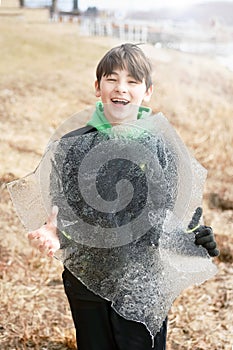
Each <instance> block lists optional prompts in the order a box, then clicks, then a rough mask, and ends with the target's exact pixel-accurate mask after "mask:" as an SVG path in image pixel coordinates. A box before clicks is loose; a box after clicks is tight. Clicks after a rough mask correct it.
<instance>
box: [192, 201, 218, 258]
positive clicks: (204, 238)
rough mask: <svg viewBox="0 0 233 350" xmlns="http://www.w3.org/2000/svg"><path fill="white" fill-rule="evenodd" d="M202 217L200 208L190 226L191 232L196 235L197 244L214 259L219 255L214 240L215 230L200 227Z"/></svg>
mask: <svg viewBox="0 0 233 350" xmlns="http://www.w3.org/2000/svg"><path fill="white" fill-rule="evenodd" d="M201 215H202V208H200V207H198V208H197V209H196V210H195V213H194V214H193V217H192V220H191V222H190V224H189V225H188V229H189V231H192V232H194V233H195V244H196V245H201V246H203V247H204V248H205V249H206V250H207V251H208V254H209V255H210V256H212V257H214V256H218V255H219V250H218V249H217V243H216V241H215V239H214V234H213V230H212V228H211V227H208V226H204V225H200V226H198V224H199V221H200V218H201Z"/></svg>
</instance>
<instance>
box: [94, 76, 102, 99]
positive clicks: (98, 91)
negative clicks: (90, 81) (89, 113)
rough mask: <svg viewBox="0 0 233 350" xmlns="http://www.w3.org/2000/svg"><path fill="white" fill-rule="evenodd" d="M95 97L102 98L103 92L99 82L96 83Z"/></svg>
mask: <svg viewBox="0 0 233 350" xmlns="http://www.w3.org/2000/svg"><path fill="white" fill-rule="evenodd" d="M95 96H96V97H101V91H100V88H99V83H98V80H96V81H95Z"/></svg>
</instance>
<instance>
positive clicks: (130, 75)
mask: <svg viewBox="0 0 233 350" xmlns="http://www.w3.org/2000/svg"><path fill="white" fill-rule="evenodd" d="M106 75H119V74H118V73H117V72H115V71H112V72H111V73H109V74H106ZM127 77H128V78H134V76H133V75H132V74H127ZM134 79H136V78H134Z"/></svg>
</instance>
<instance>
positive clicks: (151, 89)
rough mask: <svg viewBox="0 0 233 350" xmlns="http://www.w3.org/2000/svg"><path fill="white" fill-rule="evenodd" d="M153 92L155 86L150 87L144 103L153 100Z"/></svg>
mask: <svg viewBox="0 0 233 350" xmlns="http://www.w3.org/2000/svg"><path fill="white" fill-rule="evenodd" d="M153 91H154V86H153V85H151V86H149V88H148V89H147V90H146V92H145V95H144V98H143V101H145V102H149V101H150V98H151V95H152V94H153Z"/></svg>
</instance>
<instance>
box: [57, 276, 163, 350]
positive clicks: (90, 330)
mask: <svg viewBox="0 0 233 350" xmlns="http://www.w3.org/2000/svg"><path fill="white" fill-rule="evenodd" d="M62 277H63V283H64V288H65V292H66V295H67V297H68V301H69V304H70V308H71V312H72V317H73V320H74V324H75V328H76V337H77V345H78V350H149V349H152V339H151V336H150V334H149V332H148V330H147V329H146V327H145V326H144V325H143V324H142V323H138V322H134V321H129V320H126V319H125V318H123V317H121V316H120V315H119V314H118V313H116V312H115V311H114V309H113V308H112V307H111V303H110V302H109V301H106V300H104V299H102V298H100V297H99V296H97V295H96V294H94V293H92V292H91V291H89V290H88V289H87V288H86V287H85V286H84V285H83V284H82V283H81V282H80V281H79V280H78V279H77V278H75V277H74V276H73V275H72V274H71V273H70V272H69V271H68V270H67V269H65V270H64V272H63V275H62ZM166 333H167V320H165V321H164V322H163V326H162V328H161V330H160V332H158V333H157V334H156V337H155V340H154V349H155V350H165V349H166Z"/></svg>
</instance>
